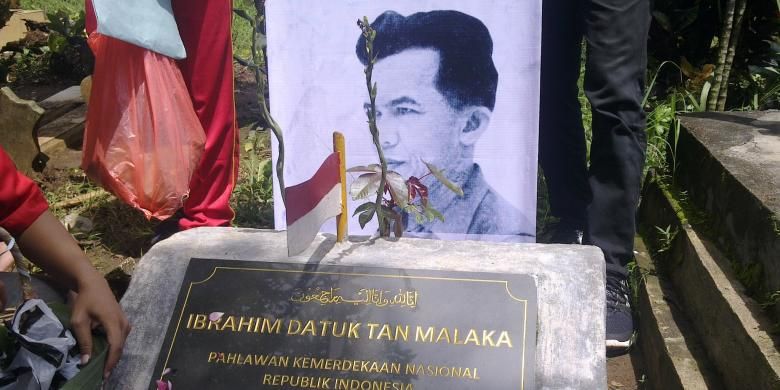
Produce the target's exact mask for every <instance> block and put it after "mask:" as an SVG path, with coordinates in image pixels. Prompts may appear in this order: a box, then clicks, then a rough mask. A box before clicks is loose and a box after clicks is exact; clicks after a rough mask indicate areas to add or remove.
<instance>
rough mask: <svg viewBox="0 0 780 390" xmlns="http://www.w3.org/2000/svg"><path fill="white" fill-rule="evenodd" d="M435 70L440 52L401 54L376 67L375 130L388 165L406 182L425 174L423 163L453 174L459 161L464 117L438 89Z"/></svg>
mask: <svg viewBox="0 0 780 390" xmlns="http://www.w3.org/2000/svg"><path fill="white" fill-rule="evenodd" d="M438 72H439V53H438V52H437V51H436V50H433V49H427V48H412V49H407V50H404V51H402V52H400V53H398V54H394V55H391V56H388V57H386V58H383V59H381V60H379V61H377V63H376V65H375V66H374V72H373V77H372V79H373V81H374V82H376V83H377V97H376V109H377V126H378V127H379V138H380V141H381V143H382V148H383V150H384V154H385V158H386V160H387V167H388V169H389V170H393V171H396V172H398V173H399V174H401V176H403V177H405V178H408V177H409V176H417V177H420V176H423V175H425V174H426V173H428V168H427V167H426V166H425V164H424V163H423V161H422V160H425V161H427V162H429V163H432V164H433V165H435V166H436V167H438V168H439V169H444V170H446V172H452V169H454V167H456V166H457V164H458V160H459V158H460V157H461V149H462V148H461V144H460V133H461V129H463V128H464V126H465V125H466V123H467V122H468V118H467V117H466V115H463V114H462V113H460V112H459V111H458V110H456V109H455V108H453V107H452V106H451V105H450V104H449V103H448V102H447V99H446V98H445V97H444V96H443V95H442V94H441V92H439V91H438V90H437V88H436V85H435V82H436V77H437V74H438ZM368 107H369V103H368V101H366V103H365V105H364V108H366V110H368ZM445 174H446V173H445Z"/></svg>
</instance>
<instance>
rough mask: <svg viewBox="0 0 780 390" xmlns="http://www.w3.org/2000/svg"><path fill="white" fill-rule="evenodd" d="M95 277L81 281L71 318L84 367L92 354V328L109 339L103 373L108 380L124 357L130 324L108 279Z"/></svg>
mask: <svg viewBox="0 0 780 390" xmlns="http://www.w3.org/2000/svg"><path fill="white" fill-rule="evenodd" d="M94 275H95V276H93V277H91V278H89V279H87V280H84V281H79V286H78V293H77V294H76V296H75V299H74V302H73V310H72V312H71V317H70V318H71V326H72V328H73V334H74V335H75V336H76V341H77V342H78V345H79V350H80V351H81V363H82V364H86V363H87V362H88V361H89V358H90V354H91V353H92V329H94V328H96V327H97V326H102V327H103V330H104V331H105V332H106V337H107V339H108V357H107V358H106V365H105V369H104V371H103V377H104V378H107V377H108V375H109V373H110V372H111V370H112V369H113V368H114V366H116V363H117V362H118V361H119V357H120V356H121V354H122V347H123V346H124V344H125V339H126V338H127V335H128V333H130V324H129V323H128V322H127V318H126V317H125V314H124V313H123V312H122V309H121V308H120V307H119V303H117V301H116V299H115V298H114V294H113V293H112V292H111V289H109V288H108V283H106V280H105V279H104V278H103V277H102V276H101V275H100V274H98V273H97V272H95V274H94Z"/></svg>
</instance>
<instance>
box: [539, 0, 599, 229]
mask: <svg viewBox="0 0 780 390" xmlns="http://www.w3.org/2000/svg"><path fill="white" fill-rule="evenodd" d="M579 4H580V2H578V1H571V0H545V1H543V2H542V7H543V8H542V61H541V90H540V109H539V163H540V164H541V166H542V170H543V171H544V176H545V178H546V181H547V190H548V194H549V196H550V208H551V213H552V215H554V216H555V217H558V218H560V219H561V223H560V224H559V226H558V227H557V229H556V232H555V234H554V237H553V240H554V241H570V240H569V239H568V238H567V237H568V236H571V235H574V234H575V232H574V230H582V229H583V227H584V225H585V209H586V207H587V204H588V202H589V199H590V189H589V187H588V182H587V171H586V162H585V132H584V129H583V127H582V112H581V109H580V103H579V100H578V99H577V79H578V78H579V72H580V53H581V48H582V46H581V42H582V23H581V15H580V12H579ZM566 243H571V241H570V242H566Z"/></svg>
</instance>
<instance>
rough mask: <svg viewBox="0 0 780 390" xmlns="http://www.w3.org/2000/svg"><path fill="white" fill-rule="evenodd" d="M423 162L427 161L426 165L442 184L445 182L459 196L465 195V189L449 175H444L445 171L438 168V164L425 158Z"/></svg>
mask: <svg viewBox="0 0 780 390" xmlns="http://www.w3.org/2000/svg"><path fill="white" fill-rule="evenodd" d="M423 163H425V165H426V166H427V167H428V170H430V171H431V174H432V175H433V177H435V178H436V180H438V181H440V182H441V184H444V185H445V186H446V187H447V188H449V189H450V191H452V192H454V193H456V194H457V195H458V196H463V189H461V188H460V186H458V185H457V184H455V183H453V182H451V181H450V180H449V179H447V177H446V176H444V172H442V171H441V170H440V169H439V168H436V166H434V165H433V164H431V163H428V162H427V161H425V160H423Z"/></svg>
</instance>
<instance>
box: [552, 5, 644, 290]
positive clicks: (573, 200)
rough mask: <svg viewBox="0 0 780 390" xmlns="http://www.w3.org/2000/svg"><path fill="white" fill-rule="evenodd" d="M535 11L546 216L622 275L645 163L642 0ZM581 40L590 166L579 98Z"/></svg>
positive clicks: (610, 272) (611, 272) (630, 250)
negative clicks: (566, 224)
mask: <svg viewBox="0 0 780 390" xmlns="http://www.w3.org/2000/svg"><path fill="white" fill-rule="evenodd" d="M542 12H543V17H542V66H541V68H542V71H541V101H540V104H541V108H540V117H539V120H540V126H539V127H540V129H539V161H540V163H541V166H542V169H543V170H544V174H545V178H546V179H547V186H548V191H549V194H550V206H551V211H552V214H553V215H554V216H556V217H559V218H563V219H567V220H568V221H571V222H574V223H576V224H579V225H580V226H581V227H582V228H583V230H584V231H585V236H584V243H586V244H591V245H596V246H598V247H599V248H601V250H602V251H603V252H604V256H605V258H606V262H607V276H608V277H625V276H626V275H627V272H626V269H625V266H626V264H627V263H628V262H629V261H630V260H631V259H632V258H633V247H634V234H635V231H636V227H635V225H636V207H637V203H638V199H639V192H640V188H641V180H642V177H641V176H642V168H643V166H644V161H645V147H646V137H645V113H644V110H643V108H642V96H643V91H644V83H645V68H646V66H647V32H648V29H649V26H650V0H543V8H542ZM583 37H584V38H585V41H586V43H587V45H586V63H585V84H584V89H585V95H586V96H587V98H588V100H589V101H590V104H591V110H592V117H593V138H592V143H591V148H590V166H588V165H587V162H586V147H585V134H584V129H583V126H582V113H581V111H580V110H581V109H580V104H579V101H578V100H577V90H578V89H577V79H578V77H579V70H580V56H581V49H582V45H581V43H582V38H583Z"/></svg>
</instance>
